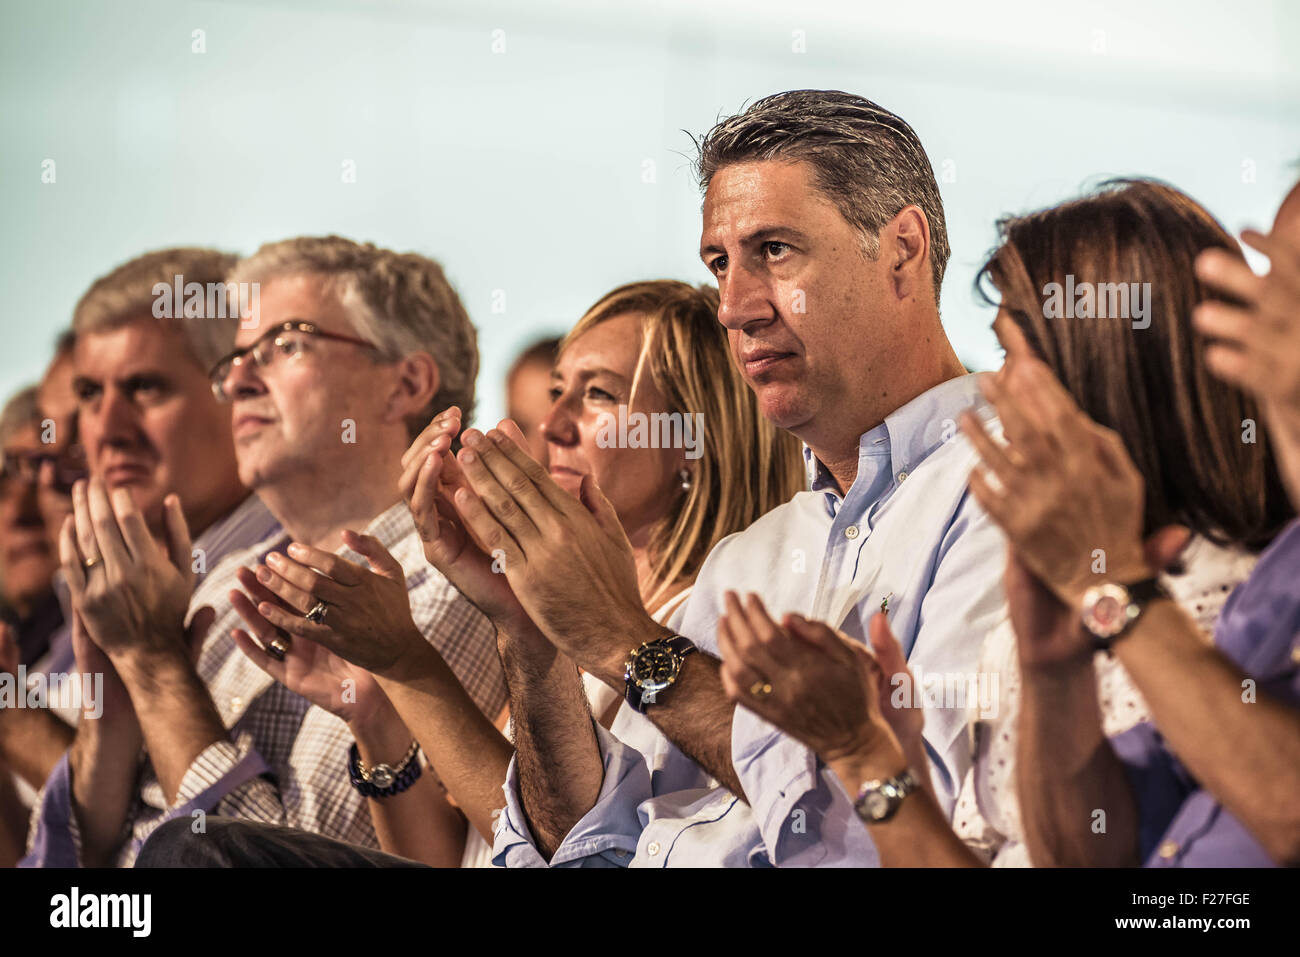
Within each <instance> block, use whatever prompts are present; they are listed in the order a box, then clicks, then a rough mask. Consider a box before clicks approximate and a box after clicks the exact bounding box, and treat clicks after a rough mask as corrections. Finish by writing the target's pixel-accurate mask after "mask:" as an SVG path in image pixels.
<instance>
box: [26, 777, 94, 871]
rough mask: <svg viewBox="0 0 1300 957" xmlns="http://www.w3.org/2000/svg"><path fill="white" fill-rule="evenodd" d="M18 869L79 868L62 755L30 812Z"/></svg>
mask: <svg viewBox="0 0 1300 957" xmlns="http://www.w3.org/2000/svg"><path fill="white" fill-rule="evenodd" d="M18 866H19V867H80V866H81V834H80V832H79V831H78V829H77V822H76V815H75V814H73V813H72V770H71V767H70V766H69V765H68V755H67V753H66V752H65V753H64V755H63V757H61V758H59V763H58V764H56V765H55V766H54V770H53V771H52V772H50V777H49V780H47V781H46V782H45V787H44V788H42V789H41V793H40V795H38V797H37V799H36V805H35V807H34V808H33V810H32V817H31V822H30V828H29V832H28V836H27V856H26V857H24V858H23V859H22V860H21V861H19V862H18Z"/></svg>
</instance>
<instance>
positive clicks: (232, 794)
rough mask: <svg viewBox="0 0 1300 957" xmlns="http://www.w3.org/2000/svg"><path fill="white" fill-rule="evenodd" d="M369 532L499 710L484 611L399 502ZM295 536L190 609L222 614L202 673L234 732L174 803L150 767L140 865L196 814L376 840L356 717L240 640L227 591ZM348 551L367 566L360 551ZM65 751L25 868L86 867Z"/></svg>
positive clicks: (188, 778) (478, 692) (134, 847)
mask: <svg viewBox="0 0 1300 957" xmlns="http://www.w3.org/2000/svg"><path fill="white" fill-rule="evenodd" d="M365 531H366V533H367V534H369V535H373V536H374V537H375V538H377V539H378V540H379V541H380V542H381V543H382V544H383V546H384V547H385V548H386V549H388V551H389V552H391V553H392V555H393V557H394V558H395V559H397V561H398V562H399V563H400V564H401V566H402V570H403V571H404V572H405V573H406V586H407V593H408V594H409V596H410V600H411V614H412V617H413V618H414V620H415V624H416V625H417V627H418V628H419V629H420V631H421V633H423V634H424V635H425V637H426V638H427V639H428V640H429V642H430V643H431V644H432V645H433V646H434V647H435V648H437V649H438V651H439V652H440V653H441V654H442V656H443V658H445V659H446V661H447V665H448V667H450V668H451V670H452V671H453V672H454V673H455V674H456V676H457V677H458V678H459V679H460V681H461V683H462V684H463V685H464V686H465V690H466V691H467V692H469V694H470V696H471V697H472V698H473V699H474V701H475V703H476V704H478V706H479V707H480V708H481V709H482V710H483V712H484V713H485V714H487V715H489V716H493V717H494V716H495V715H496V714H497V713H498V712H499V711H500V710H501V707H502V705H503V704H504V703H505V700H506V690H505V682H504V679H503V677H502V674H501V664H500V661H499V659H498V657H497V650H496V636H495V631H494V629H493V627H492V624H491V622H489V621H488V620H487V619H486V618H484V617H483V616H482V615H481V614H480V613H479V612H478V611H477V610H476V609H475V608H474V607H473V606H472V605H470V604H469V602H468V601H466V600H465V599H464V598H463V597H462V596H461V595H460V593H459V592H457V591H456V589H455V588H454V587H452V585H451V584H450V583H449V582H448V581H447V579H446V578H444V577H443V576H442V575H441V574H440V573H439V572H438V571H437V570H435V569H434V568H432V567H430V566H429V564H428V562H427V561H426V560H425V558H424V552H423V550H422V547H421V543H420V539H419V536H418V535H417V533H416V531H415V524H414V522H413V521H412V520H411V515H410V512H409V511H407V508H406V505H405V504H404V503H401V502H399V503H398V504H396V505H394V506H392V507H391V508H389V509H388V510H387V511H385V512H384V513H383V514H381V515H380V516H379V517H378V518H376V519H375V520H374V521H373V522H372V523H371V524H370V525H369V527H367V528H366V530H365ZM288 541H289V539H288V538H287V537H286V536H285V535H284V533H283V532H282V531H281V530H280V529H279V528H278V527H277V528H276V530H275V532H274V534H272V535H271V536H269V537H267V538H265V539H263V540H262V541H259V542H258V543H257V544H256V545H253V546H252V547H245V548H243V549H240V550H237V551H234V552H231V553H230V554H229V555H228V556H227V557H226V558H224V559H222V560H221V562H220V564H219V565H218V567H216V568H214V569H212V570H211V571H210V573H209V574H208V576H207V577H206V578H205V579H204V581H203V582H202V583H201V584H200V585H199V587H198V588H196V589H195V592H194V597H193V599H192V600H191V602H190V612H189V613H190V616H193V615H194V613H195V612H196V611H197V610H198V609H200V608H202V607H203V606H204V605H211V606H212V607H213V608H214V609H215V610H216V612H217V619H216V621H215V623H214V624H213V626H212V629H211V630H210V631H209V632H208V637H207V638H206V640H205V642H204V646H203V649H202V651H201V653H200V655H199V661H198V672H199V676H200V677H201V678H202V679H203V681H204V683H205V684H206V685H207V686H208V690H209V692H210V693H211V695H212V700H213V703H214V704H215V705H216V708H217V711H218V713H219V714H220V715H221V718H222V721H223V723H224V724H225V725H226V727H227V728H228V729H229V730H230V739H229V740H225V741H218V742H216V743H214V744H212V745H210V746H209V747H208V748H207V749H205V750H204V751H203V752H202V753H201V754H199V756H198V757H197V758H196V759H195V760H194V763H193V764H192V765H191V766H190V769H189V770H188V771H187V772H186V774H185V777H184V778H183V779H182V781H181V788H180V792H179V794H178V795H177V797H176V801H175V803H174V804H171V805H168V803H167V800H166V796H165V795H164V794H163V790H162V786H161V785H160V784H159V782H158V779H157V777H156V776H155V775H154V772H153V768H152V767H151V766H150V765H149V763H148V762H147V761H145V762H144V763H143V764H142V766H141V769H140V779H139V793H138V796H137V800H136V802H135V805H134V807H133V809H132V812H131V813H130V814H129V815H128V832H127V833H125V834H124V840H123V844H122V847H121V849H120V851H119V853H118V857H117V863H118V865H119V866H122V867H127V866H130V865H131V864H132V863H133V862H134V860H135V857H136V855H137V854H138V853H139V850H140V848H141V846H143V844H144V841H145V839H146V838H148V836H149V835H150V834H151V833H152V832H153V831H154V830H155V829H156V828H157V827H158V826H159V825H161V824H162V823H164V822H165V821H168V820H171V819H172V818H176V817H191V816H193V814H194V812H195V811H203V812H204V813H205V814H218V815H221V816H223V817H236V818H242V819H244V820H250V821H261V822H264V823H268V824H281V825H288V826H290V827H299V828H302V829H303V830H306V831H312V832H315V833H318V834H323V835H325V836H326V837H331V838H334V839H336V840H341V841H347V842H348V843H351V844H360V845H363V846H366V847H378V843H379V842H378V840H377V839H376V837H375V832H374V827H373V825H372V823H371V820H370V812H369V809H368V808H367V806H366V802H365V799H364V798H363V797H361V795H360V794H358V793H357V791H356V790H355V789H354V788H353V787H352V784H351V782H350V781H349V778H348V770H347V749H348V748H349V747H350V746H351V744H352V740H353V739H352V735H351V733H350V732H349V730H348V727H347V724H346V723H345V722H344V721H342V720H341V719H340V718H337V717H335V716H334V715H332V714H330V713H329V712H328V711H325V710H323V709H321V708H318V707H316V706H314V705H312V704H311V703H310V702H308V701H307V700H306V699H305V698H302V697H300V696H299V695H296V694H294V693H293V692H291V691H289V690H288V689H287V688H285V687H284V686H283V685H280V684H278V683H276V682H275V681H274V680H272V679H271V677H270V676H269V675H267V674H266V673H265V672H264V671H262V669H260V668H259V667H257V665H255V664H253V663H252V662H251V661H250V660H248V658H246V657H245V656H244V655H243V654H242V653H241V652H240V651H239V649H238V648H237V647H235V643H234V641H233V640H232V639H231V638H230V631H231V629H232V628H235V627H243V621H242V619H240V618H239V616H238V614H237V613H236V612H235V610H234V608H233V607H232V606H231V604H230V602H229V601H228V600H227V598H226V594H227V592H229V591H230V590H232V589H238V588H239V583H238V580H237V579H236V578H235V570H236V569H237V568H240V567H248V566H252V565H254V564H255V563H256V562H259V561H261V560H262V558H263V557H265V555H266V554H267V553H268V552H270V551H273V550H276V549H283V547H284V546H285V545H286V544H288ZM339 554H341V555H343V556H344V557H345V558H347V559H349V560H351V561H354V562H358V563H360V564H362V565H363V567H364V566H365V562H364V559H362V557H361V556H360V555H358V554H357V553H355V552H353V551H352V550H351V549H348V548H343V549H342V550H341V551H340V552H339ZM70 798H71V778H70V775H69V771H68V763H67V758H66V756H65V758H64V759H63V760H62V761H61V762H60V764H59V766H58V767H57V768H56V769H55V771H54V773H53V774H52V775H51V777H50V780H49V781H48V782H47V783H46V785H45V789H44V791H43V793H42V798H41V801H40V802H39V804H38V811H37V813H36V814H35V815H34V816H33V826H32V838H31V841H30V842H29V852H30V853H29V856H28V858H27V859H26V860H25V861H24V862H23V863H24V865H26V866H78V865H79V864H80V840H79V836H78V835H77V833H76V830H77V829H76V820H75V818H76V816H75V814H73V813H72V807H71V800H70Z"/></svg>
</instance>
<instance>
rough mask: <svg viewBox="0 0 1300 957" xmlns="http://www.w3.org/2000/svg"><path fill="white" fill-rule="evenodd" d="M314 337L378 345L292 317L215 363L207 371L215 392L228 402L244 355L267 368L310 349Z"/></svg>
mask: <svg viewBox="0 0 1300 957" xmlns="http://www.w3.org/2000/svg"><path fill="white" fill-rule="evenodd" d="M312 338H317V339H333V340H334V341H335V342H347V343H351V344H352V345H354V346H361V347H362V348H365V349H374V348H375V347H374V346H373V345H372V344H371V343H369V342H366V341H365V340H364V339H358V338H356V337H355V336H341V335H339V334H338V333H336V332H325V331H323V330H322V329H321V328H320V327H319V326H317V325H315V324H314V323H310V322H303V321H302V320H300V319H291V320H289V321H288V322H282V323H280V325H278V326H276V327H275V328H274V329H270V330H268V331H267V332H266V334H265V335H263V336H260V337H259V338H258V339H257V341H256V342H254V343H253V344H252V345H250V346H246V347H244V348H243V349H236V350H235V351H234V352H232V353H231V354H230V355H228V356H226V357H225V358H224V359H222V360H221V361H220V362H218V363H217V364H216V365H214V366H213V367H212V371H211V372H209V373H208V379H209V380H211V382H212V394H213V395H215V396H216V397H217V401H219V402H228V401H229V400H230V399H231V396H230V395H229V393H227V392H226V379H227V378H228V377H229V376H230V373H231V372H232V371H233V370H234V369H235V367H236V366H239V365H242V364H243V362H244V359H245V358H247V357H251V358H252V360H253V365H254V366H255V367H256V368H258V369H267V368H270V367H271V366H273V365H275V364H276V363H277V362H283V361H284V360H286V359H292V358H294V357H295V356H300V355H303V354H304V353H307V352H310V351H311V340H312Z"/></svg>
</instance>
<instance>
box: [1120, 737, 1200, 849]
mask: <svg viewBox="0 0 1300 957" xmlns="http://www.w3.org/2000/svg"><path fill="white" fill-rule="evenodd" d="M1110 743H1111V747H1113V748H1114V749H1115V755H1116V756H1117V757H1118V758H1119V759H1120V761H1122V762H1123V763H1124V770H1125V772H1126V774H1127V777H1128V783H1129V786H1130V787H1131V788H1132V789H1133V799H1134V801H1135V803H1136V808H1135V809H1136V811H1137V820H1138V860H1140V861H1145V860H1146V859H1147V858H1149V857H1150V856H1151V853H1152V852H1153V851H1154V850H1155V848H1156V845H1157V844H1159V842H1160V838H1161V837H1162V836H1163V835H1164V833H1165V831H1167V830H1168V829H1169V825H1170V824H1171V823H1172V822H1173V820H1174V818H1175V816H1177V814H1178V811H1179V809H1180V808H1181V807H1182V806H1183V802H1184V801H1185V800H1186V799H1187V797H1188V796H1189V795H1190V794H1191V793H1192V792H1193V791H1195V790H1196V785H1195V784H1194V782H1193V781H1192V780H1191V778H1190V777H1189V776H1188V774H1187V772H1186V771H1184V770H1183V767H1182V765H1181V764H1179V762H1178V760H1177V759H1176V758H1175V757H1174V756H1173V755H1172V754H1170V752H1169V749H1168V748H1166V747H1165V745H1164V738H1162V737H1161V735H1160V732H1159V731H1157V730H1156V726H1155V725H1154V724H1152V723H1151V722H1149V721H1144V722H1143V723H1142V724H1139V725H1136V726H1135V727H1133V728H1130V729H1129V730H1127V731H1125V732H1124V733H1123V734H1117V735H1115V737H1113V738H1111V739H1110Z"/></svg>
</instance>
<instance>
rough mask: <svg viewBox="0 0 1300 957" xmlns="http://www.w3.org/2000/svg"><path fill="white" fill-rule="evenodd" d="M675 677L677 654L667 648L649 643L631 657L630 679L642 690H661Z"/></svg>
mask: <svg viewBox="0 0 1300 957" xmlns="http://www.w3.org/2000/svg"><path fill="white" fill-rule="evenodd" d="M675 677H677V656H676V655H674V654H673V653H672V652H671V651H669V650H668V649H667V648H663V647H658V646H655V645H650V646H648V647H645V648H642V649H640V651H638V652H637V655H636V657H635V658H633V659H632V680H633V681H635V682H636V683H637V685H638V686H639V687H641V688H642V689H643V690H656V691H657V690H661V689H663V688H666V687H668V685H670V684H672V680H673V679H674V678H675Z"/></svg>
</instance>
